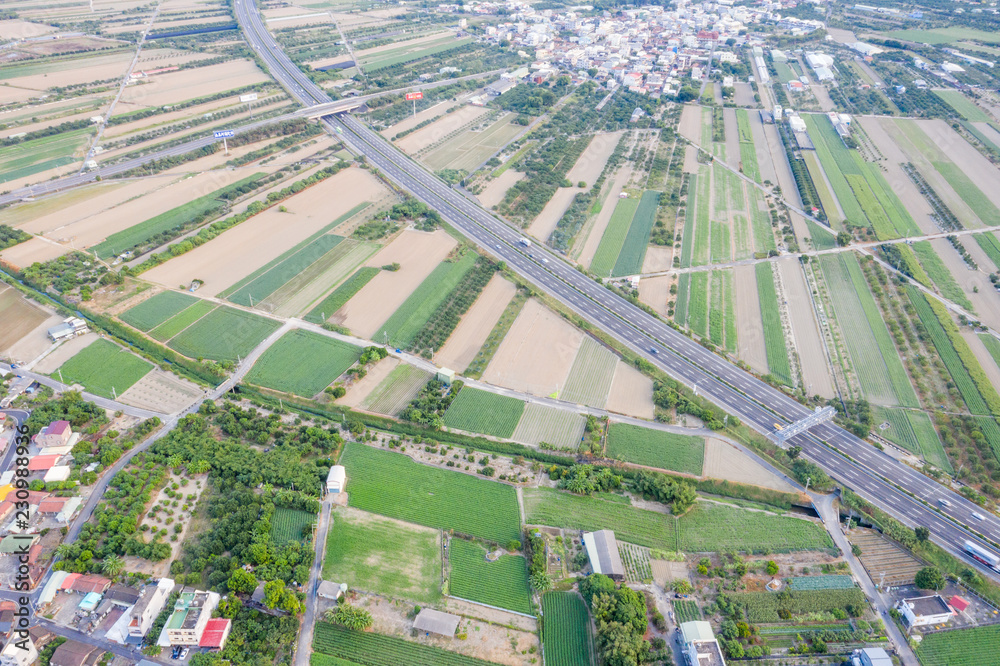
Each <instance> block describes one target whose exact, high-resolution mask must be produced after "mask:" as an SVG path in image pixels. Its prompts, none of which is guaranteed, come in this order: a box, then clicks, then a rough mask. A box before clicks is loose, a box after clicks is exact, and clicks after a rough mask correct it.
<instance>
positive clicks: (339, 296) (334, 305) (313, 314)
mask: <svg viewBox="0 0 1000 666" xmlns="http://www.w3.org/2000/svg"><path fill="white" fill-rule="evenodd" d="M380 270H382V269H380V268H378V267H377V266H362V267H361V268H359V269H358V270H357V271H356V272H355V273H354V275H352V276H351V277H349V278H347V280H345V281H344V283H343V284H341V285H340V286H339V287H337V288H336V289H334V290H333V291H332V292H330V294H329V295H327V297H326V298H324V299H323V300H322V301H320V303H319V305H317V306H316V307H314V308H313V309H312V310H310V311H309V314H307V315H306V316H305V317H304V319H305V320H306V321H311V322H312V323H314V324H322V323H323V322H325V321H326V320H327V319H329V318H330V317H332V316H333V314H334V313H335V312H336V311H337V310H339V309H340V308H342V307H343V306H344V304H345V303H347V301H349V300H351V299H352V298H354V295H355V294H357V293H358V292H359V291H361V288H362V287H364V286H365V285H366V284H368V283H369V282H370V281H371V279H372V278H373V277H375V276H376V275H378V272H379V271H380Z"/></svg>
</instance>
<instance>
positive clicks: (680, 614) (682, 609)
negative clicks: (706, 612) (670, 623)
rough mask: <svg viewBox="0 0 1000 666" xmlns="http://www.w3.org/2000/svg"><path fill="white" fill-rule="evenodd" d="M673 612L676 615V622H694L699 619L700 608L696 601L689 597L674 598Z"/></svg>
mask: <svg viewBox="0 0 1000 666" xmlns="http://www.w3.org/2000/svg"><path fill="white" fill-rule="evenodd" d="M673 605H674V613H675V614H676V615H677V622H678V624H680V623H683V622H696V621H698V620H700V619H701V609H700V608H698V602H697V601H691V600H690V599H688V600H684V599H676V600H674V601H673Z"/></svg>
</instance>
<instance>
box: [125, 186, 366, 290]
mask: <svg viewBox="0 0 1000 666" xmlns="http://www.w3.org/2000/svg"><path fill="white" fill-rule="evenodd" d="M381 190H382V184H381V183H380V182H379V181H378V180H377V179H376V178H375V177H374V176H373V175H372V174H371V173H370V172H368V171H364V170H362V169H354V168H351V169H345V170H344V171H341V172H340V173H338V174H337V175H336V176H333V177H331V178H327V179H326V180H324V181H322V182H320V183H318V184H316V185H314V186H312V187H310V188H308V189H306V190H304V191H302V192H300V193H299V194H297V195H295V196H294V197H292V198H291V199H287V200H285V201H284V202H283V205H284V206H285V207H286V208H287V210H288V212H287V213H282V212H280V211H279V209H278V207H277V206H274V207H272V208H270V209H268V210H266V211H264V212H263V213H260V214H259V215H256V216H254V217H252V218H250V219H249V220H247V221H246V222H244V223H243V224H240V225H237V226H236V227H233V228H232V229H229V230H228V231H226V232H225V233H223V234H222V235H221V236H219V237H217V238H215V239H213V240H211V241H209V242H208V243H205V244H204V245H201V246H200V247H196V248H195V249H194V250H192V251H190V252H188V253H187V254H183V255H181V256H179V257H177V258H175V259H172V260H170V261H168V262H166V263H165V264H161V265H160V266H157V267H156V268H153V269H152V270H150V271H148V272H147V273H145V275H144V277H145V278H146V279H147V280H149V281H151V282H157V283H159V284H163V285H166V286H170V287H173V286H176V285H178V284H182V283H185V284H186V283H188V282H190V281H191V280H193V279H199V280H203V281H204V283H205V284H204V286H203V287H202V290H203V291H204V292H205V293H206V294H208V295H210V296H214V295H216V294H218V293H219V292H220V291H222V290H223V289H225V288H226V287H228V286H230V285H232V284H234V283H235V282H238V281H239V280H241V279H242V278H243V277H245V276H246V275H249V274H250V273H252V272H253V271H254V270H256V269H257V268H258V267H259V266H262V265H263V264H266V263H267V262H269V261H271V260H272V259H274V258H275V257H277V256H278V255H280V254H282V253H283V252H285V251H286V250H288V249H290V248H292V247H293V246H295V245H296V244H298V243H299V242H301V241H303V240H305V239H306V238H308V237H309V236H311V235H312V234H314V233H316V232H318V231H319V230H320V229H322V228H323V227H325V226H326V225H328V224H329V223H330V222H332V221H333V220H335V219H336V218H337V217H339V216H340V215H343V214H344V213H346V212H347V211H348V210H350V209H351V208H353V207H354V206H356V205H357V204H359V203H361V202H363V201H371V200H372V198H373V197H378V196H379V194H380V193H381ZM278 228H280V229H281V233H280V234H275V229H278Z"/></svg>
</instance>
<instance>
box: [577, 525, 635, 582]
mask: <svg viewBox="0 0 1000 666" xmlns="http://www.w3.org/2000/svg"><path fill="white" fill-rule="evenodd" d="M583 545H584V547H585V548H586V549H587V557H588V558H589V559H590V565H591V567H593V569H594V573H599V574H604V575H605V576H608V577H610V578H613V579H614V580H624V579H625V566H624V565H623V564H622V558H621V556H620V555H619V554H618V541H617V540H616V539H615V533H614V532H612V531H611V530H598V531H597V532H587V533H586V534H584V535H583Z"/></svg>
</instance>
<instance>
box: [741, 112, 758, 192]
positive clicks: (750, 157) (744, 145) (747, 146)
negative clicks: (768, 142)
mask: <svg viewBox="0 0 1000 666" xmlns="http://www.w3.org/2000/svg"><path fill="white" fill-rule="evenodd" d="M736 127H737V128H738V130H739V133H740V164H741V166H742V168H743V174H744V175H745V176H746V177H747V178H750V179H752V180H753V181H755V182H757V183H759V182H761V177H760V165H759V164H758V163H757V150H756V149H755V148H754V145H753V130H752V129H751V128H750V114H749V113H748V112H747V110H746V109H736Z"/></svg>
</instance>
